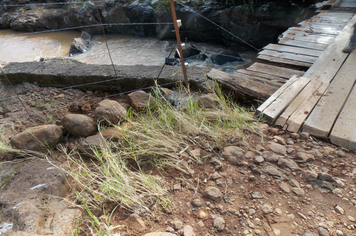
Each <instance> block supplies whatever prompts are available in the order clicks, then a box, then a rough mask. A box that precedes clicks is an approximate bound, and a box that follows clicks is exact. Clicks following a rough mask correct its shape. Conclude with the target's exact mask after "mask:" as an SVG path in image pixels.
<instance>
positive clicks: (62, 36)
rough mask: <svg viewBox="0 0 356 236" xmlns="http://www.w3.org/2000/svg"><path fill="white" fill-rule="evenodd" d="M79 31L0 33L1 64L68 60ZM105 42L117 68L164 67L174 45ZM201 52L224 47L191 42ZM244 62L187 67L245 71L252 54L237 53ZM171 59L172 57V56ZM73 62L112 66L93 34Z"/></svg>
mask: <svg viewBox="0 0 356 236" xmlns="http://www.w3.org/2000/svg"><path fill="white" fill-rule="evenodd" d="M79 35H80V33H79V32H78V31H63V32H53V33H40V34H24V33H21V32H14V31H12V30H0V61H3V62H5V63H8V62H13V61H17V62H24V61H37V60H39V59H40V58H41V57H68V56H69V55H68V53H69V48H70V43H71V42H72V40H73V38H75V37H79ZM107 43H108V47H109V50H110V54H111V57H112V60H113V62H114V64H116V65H136V64H143V65H163V63H164V61H165V58H166V57H167V56H168V55H169V53H170V51H171V49H172V47H174V45H175V42H174V41H173V40H172V41H160V40H158V39H155V38H140V37H134V36H128V35H107ZM194 44H195V45H196V46H197V47H198V48H199V49H201V50H202V53H205V54H206V55H207V56H209V57H210V56H211V55H212V54H213V53H220V52H221V51H223V50H225V49H226V48H224V47H222V46H216V45H211V44H205V43H194ZM240 55H241V57H242V58H243V60H244V62H235V63H228V64H225V65H224V66H217V65H214V64H212V63H211V61H210V59H207V60H206V61H204V62H192V63H190V64H189V66H195V67H206V68H218V69H221V70H225V71H234V70H237V69H240V68H244V67H246V66H247V65H249V64H251V63H252V62H253V61H255V58H256V53H255V52H253V51H250V52H245V53H240ZM172 57H173V55H172ZM72 58H73V59H76V60H79V61H81V62H84V63H88V64H111V60H110V57H109V54H108V50H107V46H106V43H105V40H104V37H103V36H102V35H96V36H94V37H93V40H92V42H91V44H90V49H89V50H88V51H87V52H86V53H84V54H79V55H75V56H73V57H72Z"/></svg>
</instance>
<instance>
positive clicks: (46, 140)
mask: <svg viewBox="0 0 356 236" xmlns="http://www.w3.org/2000/svg"><path fill="white" fill-rule="evenodd" d="M62 135H63V129H62V127H60V126H58V125H41V126H36V127H32V128H28V129H26V130H25V131H23V132H21V133H19V134H16V135H15V136H13V137H12V138H11V140H10V144H11V146H13V147H16V148H18V149H29V150H38V149H42V148H48V147H52V146H54V145H56V144H57V143H58V142H59V140H60V139H61V137H62Z"/></svg>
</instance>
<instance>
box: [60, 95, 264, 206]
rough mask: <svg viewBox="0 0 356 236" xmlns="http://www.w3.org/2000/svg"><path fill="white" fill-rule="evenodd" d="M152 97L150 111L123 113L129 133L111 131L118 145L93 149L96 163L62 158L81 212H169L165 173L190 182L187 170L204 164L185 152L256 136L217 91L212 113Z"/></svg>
mask: <svg viewBox="0 0 356 236" xmlns="http://www.w3.org/2000/svg"><path fill="white" fill-rule="evenodd" d="M153 93H154V94H155V104H154V105H153V106H151V107H149V108H148V109H147V110H145V111H142V112H134V111H132V110H129V111H128V112H127V114H128V115H127V118H126V121H127V122H129V123H131V128H130V129H128V128H125V127H127V126H125V125H118V126H115V127H116V129H117V130H118V131H120V133H121V134H122V139H121V140H119V141H117V142H113V141H111V142H110V145H109V147H101V148H98V149H93V151H94V153H95V158H96V160H93V159H92V160H91V161H89V162H88V161H85V160H84V159H83V158H81V157H80V155H78V154H77V153H67V152H66V155H67V157H68V159H69V160H70V162H71V163H72V165H71V167H70V170H69V171H68V172H67V173H68V174H70V176H71V177H72V178H73V179H74V180H75V181H76V183H77V187H76V188H75V189H76V193H77V197H78V199H79V200H80V201H81V202H83V204H84V205H85V206H86V208H88V209H102V206H103V205H105V204H107V203H115V204H117V205H120V206H121V207H125V208H126V209H128V210H130V211H133V212H142V211H145V212H150V211H151V210H153V209H154V207H155V206H161V207H162V208H170V207H172V201H171V197H170V193H169V189H170V188H169V183H166V182H165V181H164V177H167V175H165V173H166V171H169V172H170V173H172V170H173V172H175V173H178V176H187V175H190V176H191V175H193V174H194V171H193V170H192V166H194V165H195V164H201V163H202V162H204V160H205V159H204V157H200V156H195V155H194V154H193V155H191V152H189V150H190V149H192V148H194V147H197V146H199V145H201V143H203V142H214V143H216V144H217V145H223V144H224V143H225V142H226V140H228V139H229V138H231V137H233V138H234V139H235V140H236V139H237V140H243V139H244V134H245V133H246V132H250V133H255V134H258V133H260V131H259V129H258V122H257V121H256V120H255V119H254V118H253V117H252V115H251V114H250V113H249V112H248V111H245V110H244V109H242V108H240V107H238V106H237V105H235V104H233V103H232V102H231V101H230V100H229V99H226V98H225V97H224V96H223V94H222V92H221V90H220V89H217V90H215V93H214V97H215V98H216V100H217V101H218V105H217V107H215V108H214V109H204V108H202V107H201V106H200V104H199V102H198V101H197V99H196V98H195V97H194V96H192V95H189V94H187V93H185V95H184V96H182V97H181V98H180V99H179V100H180V104H179V107H176V106H173V105H172V104H171V103H170V102H169V101H168V99H167V97H166V96H165V94H164V93H165V92H164V90H162V89H160V88H157V89H155V90H154V92H153ZM182 94H183V93H182ZM187 150H188V154H186V152H185V151H187ZM189 153H190V154H189ZM87 211H88V210H87ZM88 212H89V211H88Z"/></svg>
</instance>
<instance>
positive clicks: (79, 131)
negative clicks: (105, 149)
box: [62, 114, 98, 137]
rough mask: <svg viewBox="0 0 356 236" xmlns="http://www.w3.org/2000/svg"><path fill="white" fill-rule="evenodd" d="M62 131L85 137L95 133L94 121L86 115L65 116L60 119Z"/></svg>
mask: <svg viewBox="0 0 356 236" xmlns="http://www.w3.org/2000/svg"><path fill="white" fill-rule="evenodd" d="M62 125H63V127H64V129H65V130H66V131H67V132H68V133H70V134H72V135H74V136H81V137H87V136H89V135H92V134H93V133H95V132H96V131H97V128H98V127H97V125H96V123H95V122H94V120H93V119H92V118H90V117H88V116H86V115H81V114H67V115H65V116H64V117H63V119H62Z"/></svg>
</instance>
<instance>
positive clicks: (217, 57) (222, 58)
mask: <svg viewBox="0 0 356 236" xmlns="http://www.w3.org/2000/svg"><path fill="white" fill-rule="evenodd" d="M210 59H211V61H212V62H213V63H214V64H217V65H224V64H226V63H228V62H235V61H242V59H241V57H240V55H239V54H237V53H234V52H230V51H224V52H222V53H220V54H215V53H214V54H213V55H211V57H210Z"/></svg>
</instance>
